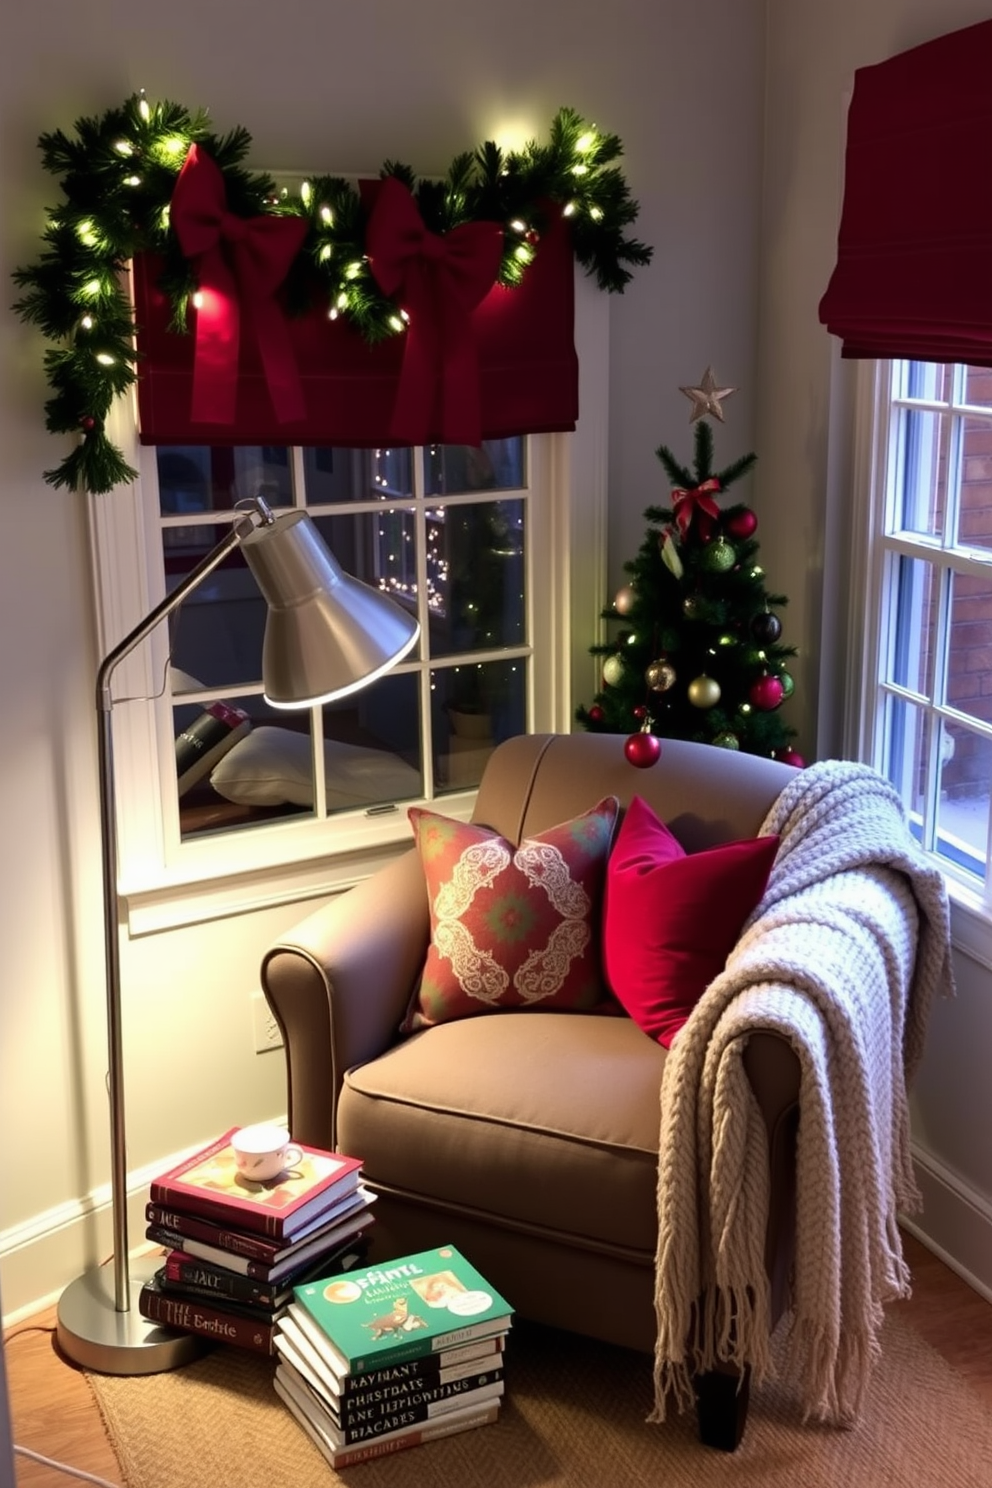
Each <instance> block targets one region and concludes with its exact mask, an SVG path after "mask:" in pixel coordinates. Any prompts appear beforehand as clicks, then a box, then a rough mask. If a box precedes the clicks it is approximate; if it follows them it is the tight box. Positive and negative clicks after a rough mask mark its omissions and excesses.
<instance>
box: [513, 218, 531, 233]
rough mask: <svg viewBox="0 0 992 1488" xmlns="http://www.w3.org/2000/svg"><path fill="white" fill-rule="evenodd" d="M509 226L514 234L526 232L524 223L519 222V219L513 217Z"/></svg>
mask: <svg viewBox="0 0 992 1488" xmlns="http://www.w3.org/2000/svg"><path fill="white" fill-rule="evenodd" d="M510 226H511V227H512V228H513V231H514V232H518V233H522V232H526V231H527V224H526V222H521V220H520V218H519V217H514V219H513V221H512V222H511V223H510Z"/></svg>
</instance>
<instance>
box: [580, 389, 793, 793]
mask: <svg viewBox="0 0 992 1488" xmlns="http://www.w3.org/2000/svg"><path fill="white" fill-rule="evenodd" d="M707 381H709V382H710V383H712V374H711V373H709V372H707V377H706V378H705V379H704V382H703V389H688V388H686V389H683V391H684V392H686V393H688V394H689V396H692V397H694V396H695V395H696V394H700V397H699V399H698V400H697V409H696V410H695V411H694V412H693V415H692V418H693V421H694V422H696V428H695V464H694V468H693V469H692V470H689V469H687V468H686V467H685V466H683V465H680V464H679V462H678V461H677V460H676V458H675V456H674V455H673V454H672V452H671V450H670V449H668V448H667V446H665V445H662V446H661V448H660V449H659V450H658V451H657V455H658V459H659V460H660V461H661V463H662V465H663V467H664V470H665V474H666V475H667V477H668V479H669V481H670V482H671V484H672V486H673V490H672V501H671V506H670V507H662V506H650V507H648V509H647V511H646V512H645V513H644V517H645V520H646V521H647V522H648V523H649V524H650V525H649V527H648V530H647V534H646V536H645V539H644V542H643V543H642V544H641V547H640V550H639V552H638V555H637V557H636V558H635V559H633V560H632V561H630V562H627V563H625V564H624V571H625V572H626V573H627V574H629V576H630V582H629V583H628V584H625V585H624V586H623V588H622V589H620V591H619V592H618V594H617V595H616V597H615V599H614V601H613V605H612V607H610V608H609V609H606V610H604V611H603V618H604V619H605V620H608V621H612V622H614V623H616V622H619V626H618V628H617V629H616V631H615V632H614V633H613V635H612V637H611V639H610V640H609V641H607V642H606V643H605V644H603V645H597V646H592V647H591V648H590V650H591V651H592V653H593V655H596V656H601V657H602V658H603V673H602V675H603V687H602V691H600V692H598V693H597V694H596V697H595V700H594V702H593V704H592V705H591V706H590V707H588V708H586V707H580V708H579V709H578V712H577V715H576V716H577V719H578V721H579V722H580V723H581V724H583V725H584V726H585V727H586V728H588V729H590V730H593V731H596V732H601V733H625V734H631V737H630V738H629V739H628V741H627V757H628V759H630V760H631V762H632V763H634V764H638V765H645V766H646V765H650V764H653V763H654V761H655V760H656V759H657V758H658V754H659V752H660V746H659V744H658V737H659V736H660V737H662V738H672V739H695V740H699V741H700V742H702V743H707V744H715V745H718V746H719V747H721V748H724V749H742V750H745V751H746V752H747V753H749V754H764V755H773V756H775V757H776V758H777V759H784V760H786V761H787V762H788V763H790V764H797V765H801V764H802V763H803V761H802V759H801V757H800V756H799V755H798V754H797V753H796V752H795V750H794V749H793V748H792V747H791V740H792V739H794V738H795V729H792V728H790V727H789V726H788V724H787V723H786V722H785V719H784V718H783V717H782V715H781V713H780V712H779V705H780V704H781V703H782V702H783V701H784V700H785V699H786V698H787V697H789V696H791V694H792V691H793V681H792V678H791V676H790V675H789V673H788V671H787V670H786V665H785V663H786V662H787V661H788V659H789V658H790V657H792V656H795V655H796V651H795V648H794V647H790V646H784V645H781V644H780V641H779V638H780V636H781V634H782V622H781V620H780V619H779V617H778V615H777V614H776V613H775V611H776V610H778V609H781V608H782V607H783V606H784V605H785V604H786V603H787V601H786V598H785V596H784V595H782V594H770V593H769V592H768V590H767V589H766V588H765V575H764V570H763V569H762V567H761V565H760V564H759V562H758V544H757V542H756V541H755V539H754V533H755V531H756V529H757V526H758V519H757V517H756V515H755V513H754V512H753V511H752V510H751V508H750V507H748V506H746V505H744V504H742V503H738V504H737V505H733V506H724V507H721V506H720V504H719V501H718V497H720V496H722V495H723V493H725V492H726V491H727V490H728V488H729V487H730V486H732V485H733V484H734V482H735V481H737V480H739V479H740V478H741V477H742V476H743V475H745V474H746V473H747V472H748V471H749V470H750V469H751V467H752V465H753V464H754V462H755V459H756V456H755V455H753V454H747V455H744V456H742V457H741V458H740V459H738V460H736V461H734V463H733V464H731V465H728V466H727V467H726V469H724V470H718V471H714V469H713V431H712V428H711V427H710V425H709V423H708V422H707V421H706V420H705V418H702V417H701V414H702V412H704V411H707V412H715V413H716V415H717V416H718V417H720V418H722V417H723V415H722V411H721V410H720V405H719V401H718V398H719V396H720V395H722V396H726V395H727V394H728V393H729V392H731V391H733V389H721V390H720V391H719V393H718V394H717V396H716V397H714V396H712V395H713V393H714V388H713V387H712V386H710V387H709V388H707ZM703 392H708V393H709V394H710V396H709V397H708V398H704V397H703V396H702V394H703ZM697 420H698V421H697ZM632 730H633V731H634V732H633V733H631V731H632Z"/></svg>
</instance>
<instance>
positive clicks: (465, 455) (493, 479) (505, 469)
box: [424, 436, 525, 496]
mask: <svg viewBox="0 0 992 1488" xmlns="http://www.w3.org/2000/svg"><path fill="white" fill-rule="evenodd" d="M524 449H525V444H524V441H523V439H521V438H520V437H519V436H517V437H515V438H512V439H486V440H483V443H482V446H481V448H479V449H475V448H474V447H473V446H472V445H467V444H434V445H431V447H430V448H429V449H427V450H425V451H424V489H425V490H426V492H427V494H428V496H457V495H459V494H461V493H463V492H464V493H467V492H471V491H519V490H521V489H522V487H523V485H524Z"/></svg>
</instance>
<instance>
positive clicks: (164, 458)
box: [156, 445, 292, 516]
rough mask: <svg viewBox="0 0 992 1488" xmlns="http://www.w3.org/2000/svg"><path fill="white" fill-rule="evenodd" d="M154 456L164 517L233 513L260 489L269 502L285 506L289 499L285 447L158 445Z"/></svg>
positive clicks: (160, 503)
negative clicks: (186, 513) (185, 513)
mask: <svg viewBox="0 0 992 1488" xmlns="http://www.w3.org/2000/svg"><path fill="white" fill-rule="evenodd" d="M156 457H157V462H158V486H159V510H160V511H161V512H162V514H163V515H164V516H169V515H173V514H178V513H180V512H206V511H231V510H233V508H234V505H235V502H237V501H243V500H245V499H248V498H250V497H252V496H257V495H258V494H259V493H261V494H262V495H263V496H264V497H265V499H266V501H267V502H268V503H269V505H270V506H288V505H289V504H290V502H291V500H292V484H291V480H290V470H289V451H288V450H287V449H284V448H271V447H269V446H260V445H259V446H239V447H232V448H227V447H223V448H217V449H207V448H203V447H200V446H196V445H162V446H159V448H158V449H157V450H156Z"/></svg>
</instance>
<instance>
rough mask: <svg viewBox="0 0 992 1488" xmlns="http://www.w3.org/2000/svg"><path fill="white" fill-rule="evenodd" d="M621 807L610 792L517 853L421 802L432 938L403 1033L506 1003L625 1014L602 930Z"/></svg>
mask: <svg viewBox="0 0 992 1488" xmlns="http://www.w3.org/2000/svg"><path fill="white" fill-rule="evenodd" d="M617 809H618V803H617V799H616V797H615V796H607V797H605V798H604V799H603V800H602V801H600V803H599V805H598V806H596V807H594V808H593V810H591V811H587V812H585V813H584V814H583V815H582V816H579V817H576V818H575V820H574V821H569V822H563V823H562V824H561V825H560V826H556V827H551V828H549V830H548V831H546V832H540V833H538V834H537V835H535V836H534V837H525V838H524V840H523V842H521V844H520V846H519V847H514V845H513V843H512V842H509V841H507V839H506V838H505V837H501V836H500V834H499V833H498V832H494V831H492V830H491V829H490V828H488V827H481V826H477V825H475V824H474V823H472V822H459V821H452V820H450V819H449V818H448V817H444V816H438V815H436V813H434V812H432V811H426V810H424V809H423V808H421V807H418V806H411V808H410V810H409V813H408V815H409V817H410V821H411V823H412V825H413V831H414V836H415V838H416V841H417V847H418V849H419V852H420V859H421V862H422V863H423V867H424V875H425V877H426V880H427V892H428V897H429V899H430V907H431V940H430V946H429V948H428V951H427V960H426V963H425V966H424V971H423V975H422V977H421V981H420V986H419V988H418V989H417V992H416V993H415V995H414V999H413V1002H412V1003H411V1006H410V1009H409V1011H408V1013H407V1015H406V1018H405V1019H404V1021H403V1024H402V1027H401V1031H402V1032H404V1033H410V1032H412V1031H413V1030H414V1029H418V1028H429V1027H431V1026H433V1025H434V1024H437V1023H447V1022H450V1021H451V1020H453V1019H455V1018H467V1017H470V1016H471V1015H472V1014H474V1013H487V1012H494V1011H497V1010H499V1009H505V1008H527V1007H533V1008H540V1009H541V1010H542V1011H546V1010H554V1009H564V1008H569V1009H591V1008H594V1007H597V1005H603V1006H605V1007H608V1008H609V1009H610V1010H611V1011H612V1010H614V1009H615V1004H614V1003H612V1002H611V1001H609V999H608V998H607V997H606V994H605V990H604V987H603V979H602V972H601V969H600V949H599V926H600V919H601V913H602V892H603V880H604V877H605V873H606V860H607V856H608V854H609V850H610V843H611V842H612V840H613V830H614V827H615V825H616V819H617Z"/></svg>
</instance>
